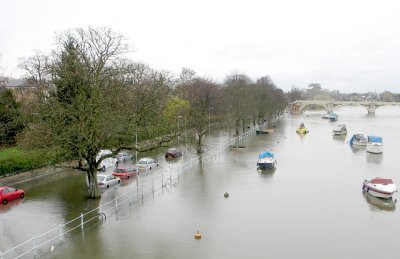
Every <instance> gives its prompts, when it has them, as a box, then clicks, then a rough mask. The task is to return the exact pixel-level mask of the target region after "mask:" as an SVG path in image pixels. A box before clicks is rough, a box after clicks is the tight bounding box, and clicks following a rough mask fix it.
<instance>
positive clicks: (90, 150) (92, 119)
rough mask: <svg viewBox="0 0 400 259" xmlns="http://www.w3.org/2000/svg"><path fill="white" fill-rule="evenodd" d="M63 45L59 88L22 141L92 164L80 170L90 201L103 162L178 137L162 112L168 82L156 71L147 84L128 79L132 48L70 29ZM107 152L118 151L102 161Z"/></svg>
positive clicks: (58, 53) (55, 60) (57, 62)
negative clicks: (102, 152)
mask: <svg viewBox="0 0 400 259" xmlns="http://www.w3.org/2000/svg"><path fill="white" fill-rule="evenodd" d="M57 42H58V48H57V49H56V50H54V52H53V57H52V62H51V73H52V83H53V84H54V87H55V89H54V91H51V92H50V95H49V97H48V98H46V99H45V100H44V101H43V102H42V104H41V109H40V110H39V112H38V114H37V116H36V118H35V120H34V123H32V124H31V125H30V126H29V128H28V130H27V131H26V134H25V136H24V138H22V143H24V144H25V145H26V146H28V147H31V148H35V149H36V150H41V151H44V152H46V153H51V154H53V157H54V161H59V160H64V161H65V160H84V161H86V163H81V164H79V165H77V166H76V168H77V169H80V170H83V171H85V172H86V174H87V178H88V183H89V186H88V187H89V196H90V198H98V197H100V192H99V190H98V186H97V177H96V176H97V169H98V167H99V165H100V163H101V161H102V160H104V159H106V158H107V157H110V156H113V155H115V154H116V153H118V152H119V151H120V150H122V149H125V150H137V151H139V152H144V151H149V150H153V149H156V148H158V147H160V146H165V145H166V143H168V142H169V141H170V140H171V139H173V138H174V137H175V134H174V132H172V133H171V130H170V129H169V128H168V125H170V124H169V123H168V121H166V120H167V119H166V118H165V117H164V116H163V113H162V111H163V108H164V107H163V105H166V103H167V98H168V94H166V93H167V92H168V91H167V88H168V78H167V77H166V76H165V74H163V73H160V74H157V73H156V74H154V73H153V74H152V73H151V75H152V76H150V77H149V78H147V79H146V80H142V81H141V82H142V83H141V84H132V82H131V81H129V80H127V78H128V77H127V76H126V73H125V72H126V66H122V65H121V64H126V62H123V60H121V58H122V54H124V53H126V52H127V51H129V46H128V45H127V44H126V40H125V38H124V37H123V36H122V35H121V34H118V33H115V32H114V31H112V30H111V29H109V28H89V29H87V30H85V29H76V30H72V31H67V32H65V33H63V34H60V35H59V37H58V40H57ZM161 93H162V94H161ZM160 96H161V97H164V96H165V98H164V99H163V98H158V97H160ZM139 101H141V102H142V103H139ZM136 138H138V139H139V140H140V142H139V145H135V140H136ZM101 149H111V150H112V151H113V153H112V154H108V155H104V156H103V157H101V158H100V159H96V156H97V154H98V153H99V151H100V150H101Z"/></svg>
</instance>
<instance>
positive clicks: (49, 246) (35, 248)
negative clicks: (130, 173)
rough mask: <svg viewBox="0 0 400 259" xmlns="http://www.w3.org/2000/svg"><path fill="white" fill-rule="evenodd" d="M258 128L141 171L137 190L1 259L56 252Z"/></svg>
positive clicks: (122, 195)
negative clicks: (174, 163)
mask: <svg viewBox="0 0 400 259" xmlns="http://www.w3.org/2000/svg"><path fill="white" fill-rule="evenodd" d="M257 129H258V127H252V128H251V129H250V130H249V131H247V132H245V133H243V134H241V135H239V136H237V137H235V138H233V139H231V140H230V141H228V142H227V143H224V144H222V145H221V146H217V147H214V148H213V149H210V150H208V151H207V152H206V153H204V154H202V155H201V156H199V157H194V158H192V159H189V160H188V161H187V162H186V163H184V164H183V165H178V168H177V169H175V170H172V169H170V170H167V169H165V168H162V167H160V168H159V174H152V175H144V176H142V175H143V174H141V175H140V176H138V178H137V181H136V183H137V184H136V188H135V189H134V190H131V191H129V192H126V193H123V194H120V195H119V196H117V197H115V198H114V199H112V200H110V201H107V202H105V203H103V204H100V205H99V206H98V207H97V208H94V209H92V210H90V211H87V212H85V213H81V215H80V216H79V217H76V218H74V219H72V220H70V221H68V222H65V223H63V224H60V225H58V226H55V227H54V228H52V229H50V230H49V231H47V232H45V233H42V234H39V235H33V236H32V238H30V239H28V240H26V241H25V242H22V243H21V244H18V245H16V246H14V247H12V248H10V249H8V250H6V251H4V252H1V251H0V259H7V258H22V257H25V256H26V257H28V256H30V257H33V258H37V257H40V256H43V255H45V254H47V253H49V252H52V251H53V250H54V248H55V247H57V246H58V245H60V244H62V242H63V241H64V240H66V239H68V238H69V237H71V236H72V235H74V234H76V233H78V232H82V233H83V232H84V231H85V228H89V227H90V226H93V225H95V224H99V223H104V222H105V221H106V220H107V217H109V216H110V215H112V214H114V213H118V210H119V209H121V207H122V206H125V205H126V204H128V205H129V206H131V205H133V204H137V203H140V202H141V203H143V202H144V200H145V199H146V198H148V197H150V196H153V197H154V196H155V194H156V193H157V192H160V191H161V192H162V191H163V190H164V189H165V188H169V187H171V186H172V185H174V184H175V183H177V182H179V178H180V177H181V176H182V175H184V174H186V173H188V172H190V170H189V169H191V168H192V167H194V166H195V165H198V164H199V162H202V161H206V160H210V159H213V158H216V157H217V156H218V155H220V154H222V153H223V152H224V151H225V150H226V149H227V148H229V147H232V146H234V145H241V144H242V143H243V142H244V140H245V139H247V138H249V137H251V136H252V135H253V134H254V133H255V131H256V130H257ZM150 180H151V181H150Z"/></svg>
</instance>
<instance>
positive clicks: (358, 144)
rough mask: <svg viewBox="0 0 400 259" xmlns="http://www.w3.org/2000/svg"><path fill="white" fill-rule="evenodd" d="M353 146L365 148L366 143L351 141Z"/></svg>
mask: <svg viewBox="0 0 400 259" xmlns="http://www.w3.org/2000/svg"><path fill="white" fill-rule="evenodd" d="M353 145H355V146H363V147H365V146H366V145H367V142H366V141H356V140H353Z"/></svg>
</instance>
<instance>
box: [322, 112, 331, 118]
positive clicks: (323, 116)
mask: <svg viewBox="0 0 400 259" xmlns="http://www.w3.org/2000/svg"><path fill="white" fill-rule="evenodd" d="M330 115H331V114H330V113H327V114H324V115H322V119H329V118H330Z"/></svg>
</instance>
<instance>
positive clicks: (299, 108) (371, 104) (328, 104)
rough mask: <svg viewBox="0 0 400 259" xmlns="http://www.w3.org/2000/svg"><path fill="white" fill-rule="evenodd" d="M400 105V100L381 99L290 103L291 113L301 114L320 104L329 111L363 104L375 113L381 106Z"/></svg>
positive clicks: (370, 111) (369, 111)
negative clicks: (382, 100)
mask: <svg viewBox="0 0 400 259" xmlns="http://www.w3.org/2000/svg"><path fill="white" fill-rule="evenodd" d="M384 105H387V106H400V102H380V101H334V100H331V101H294V102H292V103H290V104H289V106H290V113H291V114H301V113H303V112H304V111H305V110H307V109H308V108H309V107H315V106H319V107H322V108H324V109H325V110H326V111H327V112H333V109H334V108H336V107H339V106H362V107H364V108H365V109H367V111H368V113H375V110H376V109H377V108H379V107H381V106H384Z"/></svg>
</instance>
